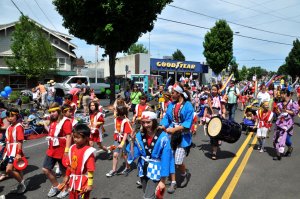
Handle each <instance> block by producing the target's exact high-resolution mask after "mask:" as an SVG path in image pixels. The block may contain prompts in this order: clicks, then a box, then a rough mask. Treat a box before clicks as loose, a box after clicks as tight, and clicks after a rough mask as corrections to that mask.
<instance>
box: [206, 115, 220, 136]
mask: <svg viewBox="0 0 300 199" xmlns="http://www.w3.org/2000/svg"><path fill="white" fill-rule="evenodd" d="M221 129H222V121H221V119H220V118H219V117H213V118H212V119H211V120H210V121H209V123H208V125H207V133H208V135H209V136H211V137H216V136H218V135H219V133H220V131H221Z"/></svg>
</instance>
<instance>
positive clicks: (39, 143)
mask: <svg viewBox="0 0 300 199" xmlns="http://www.w3.org/2000/svg"><path fill="white" fill-rule="evenodd" d="M113 124H114V122H112V123H108V124H104V127H105V126H110V125H113ZM47 142H48V141H42V142H38V143H35V144H32V145H28V146H25V147H24V149H28V148H32V147H34V146H38V145H41V144H45V143H47Z"/></svg>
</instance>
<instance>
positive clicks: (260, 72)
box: [248, 66, 268, 80]
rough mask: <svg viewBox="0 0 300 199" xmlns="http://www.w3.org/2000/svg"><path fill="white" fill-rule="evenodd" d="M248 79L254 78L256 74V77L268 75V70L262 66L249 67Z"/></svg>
mask: <svg viewBox="0 0 300 199" xmlns="http://www.w3.org/2000/svg"><path fill="white" fill-rule="evenodd" d="M248 71H249V73H248V75H249V77H248V80H252V77H253V76H254V75H256V79H261V78H262V77H263V76H267V75H268V71H267V70H266V69H263V68H261V67H260V66H255V67H251V68H248Z"/></svg>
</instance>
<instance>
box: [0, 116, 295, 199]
mask: <svg viewBox="0 0 300 199" xmlns="http://www.w3.org/2000/svg"><path fill="white" fill-rule="evenodd" d="M241 115H242V114H241V112H240V111H237V114H236V120H237V121H238V122H240V121H241ZM296 121H297V122H299V119H298V118H297V120H296ZM297 132H299V126H298V125H296V129H295V135H294V137H293V143H294V146H295V147H294V153H293V155H292V157H289V158H283V159H282V160H281V161H273V160H272V157H273V156H274V150H273V148H272V135H273V133H271V136H270V138H269V139H268V140H267V148H266V149H267V152H265V153H259V152H258V151H257V150H253V151H252V145H251V143H253V140H254V141H255V137H251V136H248V137H247V136H246V135H242V136H241V138H240V140H239V141H238V142H237V143H235V144H228V143H223V144H222V146H221V151H220V152H219V154H218V159H217V160H215V161H214V160H211V159H210V155H209V151H210V146H209V137H207V136H205V135H204V134H203V128H202V127H200V128H198V132H197V135H196V136H195V137H194V140H193V141H194V143H195V144H196V147H195V148H192V149H191V152H190V155H189V156H188V157H187V159H186V165H187V168H188V169H189V171H190V173H191V179H190V182H189V184H188V186H187V187H185V188H178V189H177V190H176V192H175V193H174V194H173V195H170V194H168V193H166V194H165V198H166V199H171V198H172V199H185V198H186V199H198V198H237V199H239V198H249V199H250V198H266V199H268V198H272V199H282V198H288V199H297V198H300V189H299V187H300V180H299V179H300V172H299V171H298V170H299V163H300V156H299V155H298V154H299V152H298V151H299V149H298V147H297V146H299V145H300V137H299V135H297ZM106 134H107V136H106V137H105V138H104V145H111V144H112V143H113V138H112V135H113V118H112V117H111V116H109V117H107V118H106ZM245 140H246V141H245ZM241 146H244V147H241ZM46 148H47V143H46V141H45V140H44V139H43V138H42V139H38V140H31V141H26V142H25V143H24V152H25V154H26V156H28V161H29V166H28V168H27V169H26V170H25V178H26V179H27V180H28V182H29V185H28V191H27V192H26V193H25V194H24V195H22V196H16V195H11V194H8V193H9V190H10V189H11V188H13V187H14V186H16V185H17V183H16V181H15V180H13V179H8V180H5V181H3V182H0V193H1V194H8V195H7V196H6V198H12V199H19V198H20V199H23V198H28V199H43V198H47V193H48V191H49V188H50V183H49V180H47V179H46V177H45V175H44V174H43V173H42V172H41V167H42V163H43V159H44V157H45V151H46ZM236 154H237V155H236ZM247 157H249V159H248V161H247ZM119 166H122V161H120V163H119ZM111 167H112V161H111V160H108V159H107V154H105V153H100V154H99V155H98V156H97V161H96V174H95V182H94V190H93V192H92V195H91V196H92V197H91V198H93V197H94V198H97V199H100V198H102V199H104V198H111V199H118V198H130V199H136V198H137V199H138V198H142V194H143V193H142V190H141V189H138V188H137V186H136V184H135V182H136V180H137V179H138V178H137V171H136V169H134V170H133V171H132V172H131V173H130V174H129V175H128V176H127V177H126V176H123V175H119V176H114V177H112V178H107V177H106V176H105V174H106V173H107V172H108V171H109V170H110V169H111ZM243 167H244V168H243ZM121 169H122V168H121ZM221 176H222V177H221ZM232 179H233V180H232ZM1 194H0V195H1ZM208 194H211V195H208Z"/></svg>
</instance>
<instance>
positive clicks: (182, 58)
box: [172, 49, 185, 61]
mask: <svg viewBox="0 0 300 199" xmlns="http://www.w3.org/2000/svg"><path fill="white" fill-rule="evenodd" d="M172 56H173V59H174V60H179V61H185V56H184V55H183V53H182V52H181V50H179V49H177V50H176V51H175V52H174V53H173V54H172Z"/></svg>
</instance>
